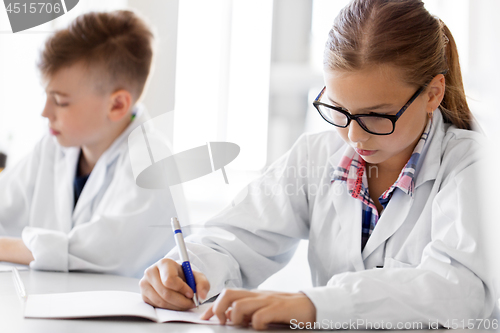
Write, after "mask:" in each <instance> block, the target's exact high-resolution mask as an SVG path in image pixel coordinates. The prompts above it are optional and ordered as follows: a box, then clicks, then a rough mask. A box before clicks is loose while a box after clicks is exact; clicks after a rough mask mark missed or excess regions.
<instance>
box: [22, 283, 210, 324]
mask: <svg viewBox="0 0 500 333" xmlns="http://www.w3.org/2000/svg"><path fill="white" fill-rule="evenodd" d="M210 305H211V303H205V304H202V305H200V307H199V308H195V309H192V310H188V311H173V310H166V309H160V308H155V307H153V306H151V305H149V304H147V303H144V301H143V300H142V297H141V294H138V293H134V292H128V291H86V292H75V293H63V294H43V295H28V299H27V300H26V306H25V308H24V317H25V318H44V319H77V318H97V317H141V318H146V319H149V320H152V321H155V322H157V323H166V322H173V321H176V322H188V323H195V324H208V325H218V324H219V321H218V320H217V318H216V317H212V318H211V319H210V320H201V319H200V316H201V314H202V313H203V312H205V310H206V309H207V308H209V307H210Z"/></svg>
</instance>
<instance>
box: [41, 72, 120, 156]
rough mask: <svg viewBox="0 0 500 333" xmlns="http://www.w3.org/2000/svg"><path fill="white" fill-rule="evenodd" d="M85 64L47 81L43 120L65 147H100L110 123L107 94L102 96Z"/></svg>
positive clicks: (109, 104) (60, 73)
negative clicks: (46, 120) (45, 119)
mask: <svg viewBox="0 0 500 333" xmlns="http://www.w3.org/2000/svg"><path fill="white" fill-rule="evenodd" d="M92 80H93V79H92V76H91V75H90V73H89V71H88V70H87V69H85V67H84V66H83V65H82V64H74V65H72V66H69V67H64V68H62V69H60V70H59V71H57V72H56V73H55V74H54V75H53V76H52V77H50V78H48V80H47V81H46V87H45V91H46V93H47V101H46V103H45V108H44V110H43V112H42V116H43V117H46V118H47V119H48V120H49V128H50V133H51V134H52V135H54V136H55V137H56V138H57V141H58V142H59V144H61V145H62V146H65V147H71V146H79V147H81V146H93V145H99V142H100V141H101V139H102V137H104V136H105V135H106V130H107V129H108V128H109V125H110V123H111V121H110V120H109V119H108V110H109V109H110V107H111V101H110V99H109V96H108V94H105V93H101V94H99V93H98V92H97V91H96V90H97V89H95V86H94V85H93V81H92Z"/></svg>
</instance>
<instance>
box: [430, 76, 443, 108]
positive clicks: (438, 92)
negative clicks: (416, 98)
mask: <svg viewBox="0 0 500 333" xmlns="http://www.w3.org/2000/svg"><path fill="white" fill-rule="evenodd" d="M445 90H446V82H445V78H444V75H443V74H438V75H436V76H435V77H434V78H433V79H432V81H431V82H430V83H429V84H428V85H427V95H426V97H427V106H426V111H427V113H429V114H432V112H434V110H436V109H437V107H438V106H439V104H441V101H442V100H443V98H444V93H445Z"/></svg>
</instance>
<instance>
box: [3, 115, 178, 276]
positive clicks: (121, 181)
mask: <svg viewBox="0 0 500 333" xmlns="http://www.w3.org/2000/svg"><path fill="white" fill-rule="evenodd" d="M144 111H145V110H144ZM140 113H142V114H141V115H140V116H138V117H136V119H135V120H134V121H133V122H132V123H131V124H130V126H129V127H128V128H127V129H126V130H125V131H124V132H123V133H122V134H121V135H120V136H119V137H118V138H117V139H116V140H115V142H114V143H113V144H112V145H111V146H110V147H109V148H108V149H107V150H106V152H104V154H103V155H102V156H101V157H100V158H99V160H98V162H97V164H96V165H95V167H94V169H93V170H92V173H91V174H90V177H89V178H88V180H87V183H86V184H85V187H84V189H83V191H82V193H81V195H80V198H79V200H78V202H77V204H76V207H75V208H74V209H73V206H74V198H73V180H74V178H75V173H76V166H77V163H78V157H79V153H80V149H79V148H63V147H61V146H60V145H59V144H58V143H57V141H56V140H55V138H54V137H51V136H46V137H44V138H43V139H42V140H41V141H40V142H39V143H38V144H37V146H36V148H35V149H34V151H33V152H32V153H31V154H30V155H29V156H27V157H26V158H25V159H24V160H22V161H21V162H20V163H19V164H18V165H17V166H14V167H13V168H8V169H6V170H5V171H3V172H2V173H1V174H0V189H1V190H0V236H1V235H3V236H15V237H21V236H22V239H23V241H24V243H25V244H26V246H27V247H28V248H29V249H30V250H31V252H32V254H33V257H34V258H35V260H34V261H33V262H31V264H30V267H31V268H34V269H42V270H55V271H69V270H85V271H93V272H102V273H112V274H119V275H125V276H132V277H142V275H143V273H144V270H145V269H146V268H147V267H148V266H149V265H151V264H153V263H154V262H155V261H156V260H158V259H159V258H161V257H162V256H163V255H164V254H165V252H167V251H169V250H170V249H171V248H172V247H173V246H174V245H175V243H174V239H173V236H172V231H171V227H170V225H169V224H168V223H167V222H169V221H170V217H171V216H175V208H174V205H173V203H172V198H171V195H170V191H169V190H168V189H167V190H147V189H142V188H139V187H138V186H137V185H136V184H135V180H134V177H133V175H132V170H131V163H130V157H129V153H128V145H127V137H128V135H129V133H130V132H131V131H132V130H133V129H134V128H135V127H136V126H138V125H139V124H140V123H141V122H142V121H144V120H145V119H146V114H145V112H140Z"/></svg>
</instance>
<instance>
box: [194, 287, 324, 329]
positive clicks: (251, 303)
mask: <svg viewBox="0 0 500 333" xmlns="http://www.w3.org/2000/svg"><path fill="white" fill-rule="evenodd" d="M214 315H216V316H217V318H219V321H220V323H221V324H222V325H224V324H225V323H226V321H227V320H230V321H231V322H232V324H233V325H243V326H246V325H248V324H249V323H251V325H252V327H253V328H254V329H256V330H262V329H266V328H267V326H268V324H270V323H281V324H290V321H291V320H292V319H296V320H297V322H303V323H308V322H311V323H313V322H314V321H315V320H316V307H315V306H314V304H313V303H312V302H311V300H310V299H309V298H308V297H307V296H306V295H305V294H303V293H282V292H274V291H260V290H258V291H257V290H254V291H249V290H242V289H224V290H223V291H222V293H221V294H220V295H219V297H218V298H217V300H216V301H215V302H214V304H213V305H212V306H211V307H210V308H209V309H208V310H207V311H205V313H203V315H202V316H201V319H204V320H208V319H210V318H211V317H212V316H214Z"/></svg>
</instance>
